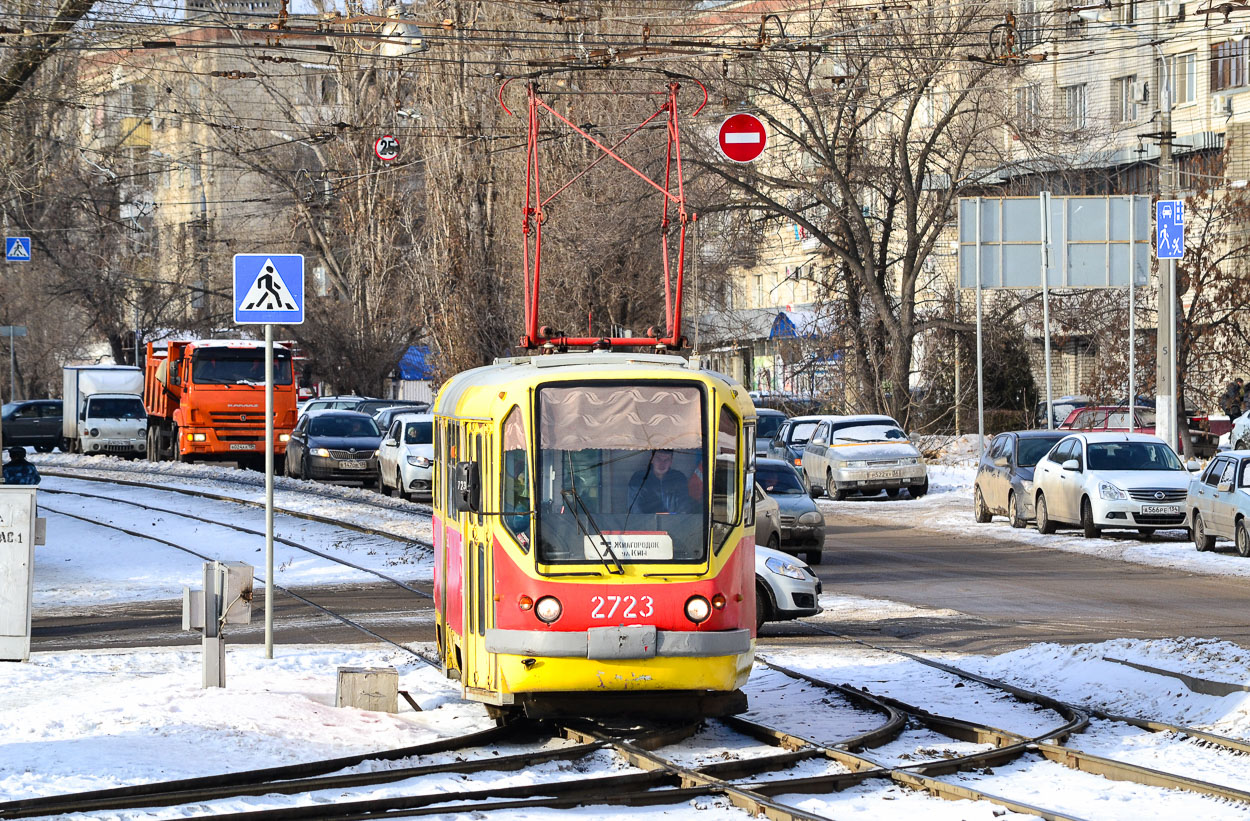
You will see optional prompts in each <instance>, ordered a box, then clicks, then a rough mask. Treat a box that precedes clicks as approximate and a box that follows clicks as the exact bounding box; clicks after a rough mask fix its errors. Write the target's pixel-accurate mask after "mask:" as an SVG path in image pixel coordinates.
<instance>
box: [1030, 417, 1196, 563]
mask: <svg viewBox="0 0 1250 821" xmlns="http://www.w3.org/2000/svg"><path fill="white" fill-rule="evenodd" d="M1191 464H1192V466H1193V469H1196V468H1197V463H1191ZM1189 479H1190V476H1189V471H1188V470H1186V467H1185V465H1182V464H1181V461H1180V459H1179V458H1177V456H1176V453H1175V452H1174V451H1173V450H1172V449H1171V448H1170V447H1168V445H1167V444H1166V443H1165V442H1164V441H1163V440H1162V439H1160V438H1159V437H1157V436H1150V435H1148V434H1144V433H1077V434H1073V435H1072V436H1068V437H1065V438H1064V439H1060V440H1059V441H1058V442H1057V443H1056V444H1055V446H1054V447H1053V448H1051V450H1050V453H1048V454H1046V456H1044V457H1043V458H1042V460H1041V461H1040V462H1038V463H1037V468H1036V470H1035V471H1034V473H1033V494H1034V495H1033V499H1034V508H1035V511H1036V517H1037V529H1038V531H1040V532H1042V533H1054V532H1055V528H1056V527H1057V526H1058V525H1061V524H1072V525H1080V527H1081V530H1082V531H1083V532H1084V533H1085V536H1086V537H1088V538H1094V537H1097V536H1098V535H1099V534H1101V533H1102V530H1103V528H1107V527H1113V528H1126V529H1130V530H1136V531H1138V532H1139V533H1141V534H1142V535H1143V536H1149V535H1150V534H1152V533H1154V532H1155V530H1156V529H1158V528H1168V527H1172V528H1178V527H1184V526H1185V494H1186V491H1187V490H1188V488H1189Z"/></svg>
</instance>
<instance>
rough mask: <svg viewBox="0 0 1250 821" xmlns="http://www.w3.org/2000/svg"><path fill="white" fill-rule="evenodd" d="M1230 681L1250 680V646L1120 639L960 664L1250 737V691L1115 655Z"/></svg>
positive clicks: (1103, 705)
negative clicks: (1198, 688)
mask: <svg viewBox="0 0 1250 821" xmlns="http://www.w3.org/2000/svg"><path fill="white" fill-rule="evenodd" d="M1109 658H1111V659H1119V660H1121V661H1131V662H1134V663H1136V664H1142V665H1147V666H1150V667H1154V668H1156V669H1159V670H1168V671H1172V672H1178V673H1184V674H1186V675H1190V676H1196V677H1198V678H1205V679H1209V680H1212V681H1222V682H1226V683H1229V684H1243V685H1244V684H1250V669H1248V668H1250V651H1247V650H1246V649H1244V648H1242V647H1239V646H1238V645H1236V644H1233V643H1231V642H1227V641H1220V640H1218V639H1205V638H1177V639H1162V640H1156V641H1135V640H1130V639H1113V640H1111V641H1107V642H1102V643H1099V644H1076V645H1071V646H1063V645H1058V644H1037V645H1033V646H1031V647H1027V648H1024V649H1021V650H1017V651H1014V652H1010V653H1004V654H1002V655H1000V656H994V657H991V658H985V659H967V660H965V661H962V662H958V663H959V664H960V666H962V667H965V668H966V669H969V670H973V671H975V672H978V673H982V674H984V675H987V676H991V677H993V678H998V679H1002V680H1004V681H1009V682H1011V683H1013V684H1018V685H1020V686H1022V687H1026V688H1028V689H1031V690H1038V691H1040V692H1043V693H1046V694H1048V695H1051V696H1054V697H1055V698H1058V699H1060V700H1062V701H1068V702H1072V703H1074V704H1083V705H1088V706H1091V707H1096V708H1098V709H1101V710H1103V711H1105V712H1108V713H1113V714H1117V715H1128V716H1139V717H1148V718H1152V719H1155V720H1157V721H1165V722H1168V723H1171V724H1181V725H1186V726H1192V727H1197V728H1201V729H1207V730H1210V731H1211V732H1214V733H1217V734H1219V735H1226V736H1232V737H1234V738H1242V739H1246V738H1250V692H1238V693H1233V694H1232V695H1228V696H1224V697H1217V696H1208V695H1202V694H1201V693H1195V692H1193V691H1192V690H1190V689H1189V688H1188V687H1186V686H1185V684H1184V683H1182V682H1181V681H1180V680H1179V679H1175V678H1172V677H1170V676H1161V675H1155V674H1151V673H1147V672H1143V671H1140V670H1136V669H1133V668H1131V667H1127V666H1125V665H1123V664H1117V663H1115V662H1113V661H1107V659H1109Z"/></svg>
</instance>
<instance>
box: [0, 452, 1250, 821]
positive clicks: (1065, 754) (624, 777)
mask: <svg viewBox="0 0 1250 821" xmlns="http://www.w3.org/2000/svg"><path fill="white" fill-rule="evenodd" d="M67 478H82V477H77V476H74V477H67ZM99 481H111V480H107V479H106V480H99ZM134 484H137V485H139V486H142V487H147V488H152V489H156V490H177V491H178V492H183V490H184V489H173V488H168V487H163V486H158V485H151V484H148V483H134ZM62 492H67V493H68V492H70V491H62ZM191 494H192V495H203V496H206V497H207V498H217V499H219V500H220V501H225V502H229V503H235V504H238V503H244V504H246V503H247V502H246V501H245V500H239V499H235V498H230V497H223V496H220V495H219V494H200V493H195V492H194V491H191ZM80 495H88V496H94V497H95V498H98V499H103V500H107V501H110V502H120V503H126V504H132V505H134V506H135V507H137V508H141V509H149V510H157V509H158V508H153V507H152V506H149V505H144V504H141V503H134V502H129V501H128V500H123V499H117V498H114V497H107V496H102V495H97V494H80ZM49 510H52V509H51V508H49ZM159 510H161V512H164V513H170V514H176V515H182V514H181V513H180V512H178V511H171V510H167V509H159ZM56 512H58V513H60V512H61V511H56ZM299 513H300V512H298V511H294V512H293V514H294V515H297V516H298V515H299ZM65 515H72V514H65ZM78 518H82V517H78ZM191 518H197V519H199V520H200V521H206V522H207V521H209V520H207V519H204V518H202V517H191ZM301 518H311V517H307V516H305V517H301ZM314 520H322V521H323V523H332V524H335V525H340V524H341V523H339V522H337V521H335V520H330V519H328V517H317V519H314ZM84 521H86V519H84ZM94 523H95V524H101V525H103V526H106V527H114V529H118V530H122V531H123V532H127V533H129V534H130V535H134V536H136V537H138V538H144V539H149V538H153V537H151V536H150V535H149V534H144V533H140V532H132V531H129V530H125V529H122V528H120V527H117V526H115V525H111V524H109V523H103V522H94ZM211 523H212V524H215V525H219V524H222V523H221V522H218V521H211ZM238 529H241V530H246V529H245V528H238ZM353 529H356V528H353ZM252 532H253V533H254V532H255V531H252ZM374 535H379V536H383V537H385V538H400V537H396V536H394V534H387V533H385V531H379V532H375V534H374ZM157 541H160V540H159V539H157ZM165 543H166V544H169V545H170V546H173V547H178V546H177V545H173V544H172V543H168V542H165ZM293 546H296V547H298V546H299V545H298V544H296V545H293ZM180 549H183V548H180ZM189 552H194V551H189ZM197 555H199V554H197ZM275 589H278V590H281V589H282V588H277V587H275ZM284 592H287V591H284ZM297 598H298V597H297ZM322 609H323V610H324V608H322ZM325 612H327V613H330V612H331V611H329V610H325ZM332 615H333V614H332ZM336 617H337V616H336ZM353 626H355V625H353ZM811 626H812V627H814V628H815V629H816V630H817V631H819V632H821V633H825V634H827V635H830V636H834V637H836V638H839V639H842V640H845V641H849V642H854V643H856V644H859V645H861V646H863V647H866V648H869V649H871V650H873V651H876V652H880V653H886V654H893V655H897V656H899V657H902V658H906V659H908V660H910V661H912V662H915V663H918V664H922V665H926V666H928V667H931V668H933V669H936V670H940V671H942V672H943V673H946V674H948V675H952V676H956V677H958V678H960V679H962V680H963V681H965V682H974V683H976V684H978V685H980V686H982V687H985V688H990V689H992V690H997V691H999V692H1002V693H1006V694H1008V695H1009V696H1011V697H1012V698H1013V699H1016V700H1019V701H1021V702H1023V703H1028V704H1031V705H1035V706H1037V707H1040V708H1042V709H1047V710H1053V711H1054V712H1056V713H1057V714H1058V716H1059V717H1060V718H1062V722H1059V723H1056V724H1055V726H1053V727H1046V728H1045V729H1044V730H1043V731H1041V732H1033V733H1029V734H1023V733H1019V732H1016V731H1014V730H1004V729H999V728H995V727H991V726H987V725H983V724H979V723H976V722H969V721H966V720H963V719H960V718H958V717H953V716H941V715H937V714H934V713H932V712H929V711H927V710H925V709H924V708H922V707H919V706H916V705H910V704H906V703H904V702H902V701H898V700H896V699H893V698H890V697H889V696H885V695H882V694H874V693H872V692H870V691H869V690H868V689H866V688H860V687H853V686H850V685H839V684H834V683H831V682H827V681H822V680H820V679H818V678H815V677H813V676H810V675H807V674H805V673H802V672H799V671H796V670H792V669H789V668H786V667H782V666H781V665H776V664H773V663H772V662H769V661H767V660H763V659H757V664H758V665H759V666H760V667H766V668H771V669H773V670H774V671H778V672H781V673H783V674H785V675H787V676H793V677H795V678H797V679H802V680H804V681H806V682H807V683H809V684H811V685H813V686H817V687H820V688H823V689H825V690H827V691H829V692H830V693H835V694H837V695H838V696H839V697H840V698H843V699H845V700H847V701H848V702H854V703H855V704H857V705H859V706H861V707H863V708H864V709H866V710H873V711H876V712H878V713H880V714H881V715H882V716H883V717H884V720H883V723H882V724H881V726H879V727H877V728H875V729H874V730H871V731H868V732H864V733H857V734H855V735H854V736H853V737H850V738H846V739H843V740H841V741H839V742H837V743H828V742H825V743H821V742H819V741H816V740H814V739H810V738H807V737H805V736H803V735H802V734H800V733H795V732H792V731H787V730H786V729H784V728H778V727H772V726H770V725H769V723H767V722H759V721H751V720H747V719H741V718H731V719H725V720H723V721H722V723H723V725H724V726H725V727H727V728H729V729H731V730H733V731H734V732H737V733H740V734H742V735H743V736H744V737H747V738H752V739H755V740H757V741H760V742H763V743H767V744H769V745H770V746H775V747H776V748H777V749H778V750H780V751H781V752H778V753H777V754H776V755H771V756H763V757H756V758H751V759H740V760H735V761H726V762H717V763H710V764H701V765H697V766H690V765H683V764H681V763H678V762H675V761H673V760H671V759H670V758H667V757H665V756H664V755H663V754H662V748H661V752H656V751H655V750H645V749H641V748H638V745H637V743H636V741H635V740H634V739H631V738H629V737H624V736H620V735H613V734H611V733H609V732H605V731H603V730H596V729H594V728H590V729H587V728H585V727H565V728H561V729H560V731H559V733H560V734H561V735H563V736H564V738H566V739H568V740H569V742H570V746H569V747H568V748H566V749H565V750H563V753H565V754H564V755H557V754H555V753H554V752H550V751H548V752H549V753H550V757H547V758H543V759H542V761H541V762H540V761H539V760H538V759H539V756H538V754H537V753H520V754H518V755H517V756H516V757H515V758H508V757H500V756H494V757H491V758H489V759H484V760H483V761H481V762H479V763H473V762H456V763H455V764H453V765H442V764H425V765H419V766H416V767H413V768H407V771H406V772H405V771H404V770H402V769H401V770H396V771H393V772H390V773H387V776H389V779H387V778H383V779H382V780H380V781H379V782H376V783H391V782H393V781H395V780H396V779H399V780H403V779H408V778H424V777H427V776H434V775H439V774H445V773H448V772H456V773H462V774H463V773H465V772H466V771H465V770H463V769H462V770H451V769H446V767H450V766H460V767H462V768H464V767H468V768H470V769H469V770H468V772H486V771H489V770H505V769H508V768H509V767H529V766H530V765H531V764H535V763H544V762H556V761H563V762H566V763H569V762H575V761H577V760H580V759H582V758H585V757H586V756H589V755H592V754H598V753H600V752H602V751H610V752H611V753H612V755H614V756H616V758H617V759H619V761H620V762H621V763H623V764H625V765H627V766H629V767H630V768H632V769H633V770H638V772H629V773H625V774H615V775H610V776H602V777H598V776H594V777H581V778H575V779H573V780H571V781H567V782H566V781H557V782H543V783H538V784H527V785H509V786H499V787H491V786H484V787H481V788H480V789H463V790H460V791H459V792H454V791H453V792H448V791H446V790H440V791H436V792H434V793H430V794H422V795H413V796H404V797H394V796H391V797H388V798H378V799H362V800H350V801H349V803H345V804H342V805H339V804H334V805H333V806H332V807H331V806H327V805H326V804H324V803H317V804H316V805H315V806H312V807H294V806H288V807H283V808H279V809H274V810H257V811H249V812H241V813H238V814H235V815H231V816H227V817H238V818H247V819H254V820H255V821H260V819H278V818H303V817H317V818H331V817H332V818H363V817H371V816H373V815H374V814H376V813H379V812H387V813H389V814H401V815H426V814H439V813H452V812H470V811H474V812H487V811H491V810H495V809H505V808H522V807H540V806H541V807H570V806H584V805H586V804H596V803H597V804H614V805H626V806H642V805H648V804H667V803H673V802H680V801H685V800H690V799H693V798H696V797H700V796H701V797H717V798H720V799H723V800H725V801H728V802H729V803H732V804H734V805H735V806H739V807H741V808H743V809H745V810H747V811H750V812H753V813H764V814H767V815H768V816H769V817H773V818H794V819H805V820H806V819H811V818H819V817H822V816H820V815H819V814H813V813H811V812H808V811H806V810H802V809H799V808H796V807H793V806H791V805H789V804H787V803H785V802H784V801H781V800H778V797H779V796H787V795H813V794H820V793H829V792H837V791H840V790H845V789H848V788H850V787H853V786H857V785H860V784H866V783H872V782H877V781H880V782H884V783H888V784H890V785H897V786H903V787H906V788H908V789H911V790H915V791H919V792H924V793H926V794H928V795H932V796H935V797H939V798H944V799H951V800H954V799H970V800H983V801H988V802H991V803H994V804H996V805H998V806H1000V807H1002V808H1004V809H1007V810H1010V811H1013V812H1021V813H1027V814H1031V815H1035V816H1039V817H1042V818H1047V819H1057V821H1069V820H1070V821H1077V820H1078V819H1080V818H1081V816H1080V815H1079V814H1073V813H1072V812H1070V811H1069V812H1065V811H1064V810H1062V809H1053V808H1046V807H1039V806H1035V805H1033V804H1031V803H1029V802H1028V801H1022V800H1016V799H1013V798H1012V797H1011V796H1010V794H1008V795H998V794H996V793H995V792H992V791H990V790H988V789H984V786H985V785H984V784H981V785H979V786H978V784H977V783H976V782H975V780H967V779H965V780H959V779H957V778H952V777H951V776H960V775H964V776H966V775H967V774H969V773H977V772H978V771H982V772H986V771H990V770H992V769H993V768H999V767H1004V766H1005V765H1008V764H1011V763H1012V762H1017V761H1021V760H1023V761H1024V762H1025V764H1026V765H1029V766H1032V764H1030V762H1038V763H1043V762H1044V763H1046V764H1053V765H1061V766H1064V767H1067V768H1069V769H1074V770H1079V771H1082V772H1084V773H1088V774H1091V775H1097V776H1100V777H1102V778H1106V779H1109V780H1118V781H1126V782H1131V783H1133V784H1137V785H1143V786H1144V787H1148V788H1152V789H1165V790H1172V789H1175V790H1183V791H1185V792H1188V793H1193V794H1196V795H1201V796H1204V797H1207V798H1210V799H1213V800H1217V801H1222V802H1236V804H1237V806H1239V807H1245V808H1246V810H1247V812H1248V813H1250V792H1247V791H1245V790H1241V789H1237V788H1234V787H1231V786H1227V785H1221V784H1212V783H1209V782H1205V781H1201V780H1198V779H1192V778H1188V777H1186V776H1183V775H1180V774H1177V773H1172V772H1166V771H1162V770H1157V769H1151V768H1148V767H1143V766H1140V765H1137V764H1133V763H1131V762H1127V761H1121V760H1117V759H1115V758H1112V757H1106V756H1100V755H1096V754H1094V753H1091V752H1087V751H1085V750H1082V749H1080V745H1079V743H1074V741H1073V739H1077V738H1079V737H1080V736H1081V734H1082V733H1085V732H1086V731H1087V730H1088V729H1089V727H1090V725H1091V719H1095V720H1097V721H1104V722H1113V723H1119V724H1123V725H1128V726H1131V727H1134V728H1137V729H1140V730H1144V731H1147V732H1150V733H1171V734H1173V735H1175V736H1176V737H1178V738H1180V739H1182V740H1183V739H1192V740H1194V741H1195V742H1196V743H1200V744H1202V745H1204V746H1207V747H1209V748H1212V749H1214V750H1218V751H1221V752H1223V753H1227V754H1231V755H1238V756H1242V755H1245V754H1246V753H1248V752H1250V742H1246V741H1243V740H1241V739H1231V738H1226V737H1222V736H1219V735H1216V734H1213V733H1209V732H1207V731H1203V730H1198V729H1195V728H1188V727H1183V726H1180V725H1174V724H1168V723H1165V722H1160V721H1155V720H1152V719H1149V718H1140V717H1131V716H1119V715H1113V714H1109V713H1105V712H1102V711H1099V710H1097V709H1094V708H1089V707H1080V706H1076V705H1071V704H1067V703H1065V702H1062V701H1059V700H1056V699H1052V698H1050V697H1048V696H1045V695H1043V694H1040V693H1036V692H1033V691H1030V690H1026V689H1024V688H1020V687H1017V686H1015V685H1012V684H1009V683H1007V682H1003V681H999V680H996V679H992V678H988V677H985V676H980V675H978V674H976V673H973V672H971V671H966V670H962V669H960V668H958V667H956V666H954V665H949V664H945V663H943V662H939V661H936V660H933V659H927V658H925V657H923V656H919V655H915V654H913V653H908V652H906V651H904V650H899V649H891V648H883V647H877V646H874V645H872V644H870V643H868V642H865V641H863V640H860V639H855V638H851V637H848V636H845V635H842V634H840V633H838V632H836V631H834V630H829V629H826V628H823V627H821V626H819V625H811ZM366 632H367V633H369V634H370V635H373V636H374V637H376V638H380V637H378V636H377V635H376V634H374V633H371V632H370V631H368V630H366ZM383 640H384V641H385V639H383ZM390 643H391V644H394V642H390ZM395 646H397V647H400V648H401V649H404V650H405V651H406V652H409V653H414V651H412V650H410V649H409V648H407V647H403V646H402V645H395ZM414 654H415V653H414ZM908 727H922V728H924V729H925V730H927V731H931V732H933V733H936V734H939V735H942V736H945V737H948V738H952V739H956V740H959V741H962V742H967V743H972V744H976V745H980V746H982V747H984V748H985V749H982V750H978V751H975V752H973V753H969V754H965V755H955V756H949V757H938V758H935V759H933V760H927V761H919V762H916V763H908V764H905V765H904V764H900V763H899V762H898V761H891V760H890V759H889V756H879V755H876V754H874V753H873V752H870V751H871V750H874V749H876V748H878V747H880V746H883V745H886V744H889V743H890V742H891V741H893V740H897V739H899V738H900V736H901V734H902V733H903V732H905V731H906V729H907V728H908ZM636 748H637V749H636ZM570 751H573V752H570ZM419 755H421V754H418V756H419ZM369 757H373V758H381V757H383V756H382V755H380V754H374V755H373V756H367V757H366V758H369ZM818 759H825V760H828V761H831V762H835V763H837V764H838V765H840V766H841V767H843V768H845V770H846V771H845V772H840V773H833V774H823V775H816V776H810V775H808V776H794V775H790V776H782V777H767V778H766V777H762V776H763V775H764V774H766V773H776V772H778V771H781V770H785V769H787V768H791V767H794V766H795V765H797V764H800V763H802V762H805V761H813V760H818ZM500 764H502V765H504V766H497V765H500ZM475 767H476V768H477V769H472V768H475ZM395 772H399V773H400V775H395ZM350 775H351V776H352V777H357V778H358V777H359V776H360V774H350ZM373 775H375V774H372V773H371V774H370V776H373ZM376 775H378V776H379V778H381V774H376ZM344 777H347V776H344ZM288 780H289V779H288ZM368 783H373V782H369V781H368V780H367V779H364V780H360V781H357V782H348V781H344V782H341V783H334V782H325V781H323V782H313V781H305V783H303V785H302V786H301V785H300V784H298V783H296V782H292V783H291V784H288V785H286V787H283V788H281V789H272V788H268V787H267V786H266V785H265V784H257V785H253V786H252V787H250V788H248V789H249V791H247V792H242V793H240V792H235V793H233V794H232V795H260V794H268V793H275V792H283V793H287V792H290V793H291V794H294V795H301V794H308V793H311V792H314V791H318V790H324V789H337V790H346V789H358V788H360V787H361V786H364V785H367V784H368ZM326 784H329V785H330V786H324V785H326ZM1008 786H1010V781H1009V779H1008ZM288 788H289V789H288ZM123 789H130V788H123ZM1000 792H1001V790H1000ZM1010 792H1011V790H1010V789H1009V790H1008V793H1010ZM63 798H66V797H63ZM117 798H118V799H120V798H121V796H118V797H117ZM166 798H168V796H166ZM348 799H350V796H348ZM348 799H345V800H348ZM29 800H43V799H29ZM187 800H188V801H194V802H197V803H198V802H201V801H205V800H215V799H211V798H209V797H208V794H203V793H197V794H196V796H195V797H188V798H187ZM484 801H485V802H489V803H487V804H482V803H481V802H484ZM12 803H15V802H10V804H12ZM167 805H168V804H165V803H148V804H143V805H141V806H167ZM435 805H436V806H435ZM118 806H120V805H118ZM8 807H9V805H0V818H8V817H15V818H16V817H30V815H32V814H46V813H44V812H30V813H24V814H20V815H8V814H6V813H8V812H15V811H22V812H24V810H19V809H14V810H10V809H8ZM59 811H60V810H58V812H59ZM75 811H86V810H75Z"/></svg>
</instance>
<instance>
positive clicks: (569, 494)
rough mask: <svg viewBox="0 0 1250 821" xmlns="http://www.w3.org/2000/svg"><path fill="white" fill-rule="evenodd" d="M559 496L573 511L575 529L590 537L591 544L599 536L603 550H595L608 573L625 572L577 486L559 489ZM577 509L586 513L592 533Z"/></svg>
mask: <svg viewBox="0 0 1250 821" xmlns="http://www.w3.org/2000/svg"><path fill="white" fill-rule="evenodd" d="M560 496H561V497H562V498H563V499H564V503H565V504H566V505H568V506H569V508H570V509H571V510H572V511H573V521H574V522H577V529H578V530H580V531H581V532H582V535H583V536H585V537H586V538H587V539H590V543H591V544H592V545H593V544H594V543H595V536H598V537H599V543H600V544H602V545H603V550H598V551H596V552H598V554H599V561H601V562H603V566H604V567H606V568H607V570H608V572H609V573H613V574H621V575H623V574H624V573H625V568H624V567H622V566H621V560H620V559H618V558H616V553H615V552H613V550H612V545H611V544H609V543H608V539H607V537H606V536H604V535H603V531H602V530H600V529H599V525H598V524H596V523H595V518H594V517H593V516H591V515H590V511H589V510H587V509H586V503H585V502H583V501H582V497H581V496H579V495H578V493H577V488H571V489H569V490H561V491H560ZM578 510H580V511H581V512H582V513H584V514H586V523H587V524H589V525H590V526H591V527H592V528H594V531H595V532H594V535H591V533H590V532H589V531H588V530H587V529H586V527H585V526H584V525H583V524H582V518H581V516H578V515H577V511H578ZM605 552H606V553H607V555H608V558H610V559H612V564H608V560H607V559H605V558H604V553H605ZM613 565H615V568H613Z"/></svg>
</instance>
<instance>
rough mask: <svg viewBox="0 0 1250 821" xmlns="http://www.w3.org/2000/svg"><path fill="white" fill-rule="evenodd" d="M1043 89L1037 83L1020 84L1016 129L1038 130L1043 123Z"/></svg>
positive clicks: (1017, 92) (1024, 130) (1019, 130)
mask: <svg viewBox="0 0 1250 821" xmlns="http://www.w3.org/2000/svg"><path fill="white" fill-rule="evenodd" d="M1041 112H1042V106H1041V90H1040V89H1039V88H1038V87H1037V86H1036V85H1027V86H1020V87H1019V88H1017V89H1016V111H1015V120H1016V121H1015V127H1016V131H1017V132H1019V133H1023V132H1026V131H1036V130H1037V128H1038V126H1039V125H1041Z"/></svg>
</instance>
